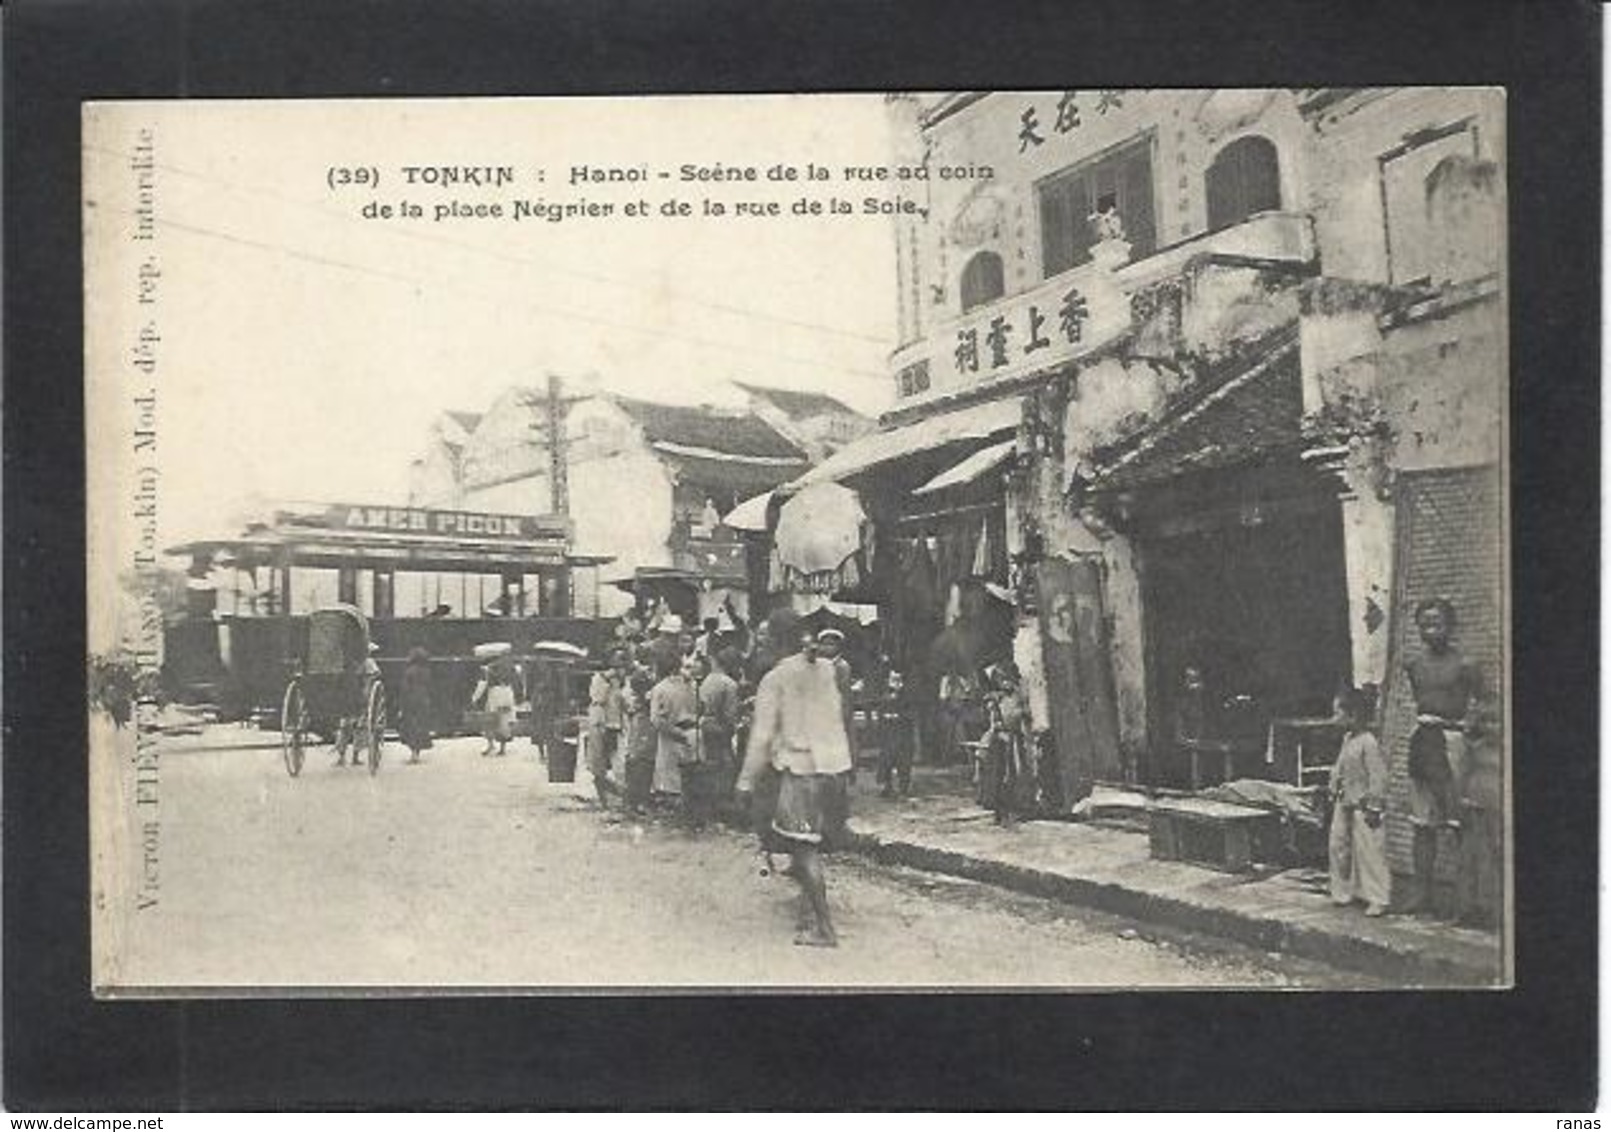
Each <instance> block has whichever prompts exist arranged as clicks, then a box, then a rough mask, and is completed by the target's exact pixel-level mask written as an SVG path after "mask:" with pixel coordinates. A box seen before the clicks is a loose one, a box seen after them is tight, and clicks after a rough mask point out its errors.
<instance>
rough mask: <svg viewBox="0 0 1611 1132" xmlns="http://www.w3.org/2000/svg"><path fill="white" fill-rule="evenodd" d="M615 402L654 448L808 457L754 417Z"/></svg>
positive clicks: (796, 457) (667, 406)
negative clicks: (675, 447)
mask: <svg viewBox="0 0 1611 1132" xmlns="http://www.w3.org/2000/svg"><path fill="white" fill-rule="evenodd" d="M614 401H615V403H616V404H617V405H619V406H620V407H621V411H622V412H624V413H626V414H627V415H628V416H629V417H631V418H632V419H633V420H634V421H636V422H637V424H638V426H639V427H640V428H642V429H643V434H644V436H645V437H646V438H647V439H648V440H649V443H651V444H656V443H659V444H678V445H682V446H684V447H688V448H703V449H706V450H708V451H711V452H719V453H725V454H727V455H730V456H770V457H778V458H783V459H794V460H800V461H802V462H803V461H804V460H805V459H806V454H805V453H804V452H802V451H801V450H800V449H799V448H797V447H796V446H795V445H794V444H793V443H791V442H790V441H789V440H788V439H787V438H786V437H785V436H784V435H783V434H782V433H780V432H778V431H777V429H775V428H773V427H772V426H771V425H769V424H767V423H766V422H765V421H763V420H762V419H761V418H760V417H758V416H756V415H755V414H754V413H745V414H743V415H738V416H734V415H731V414H722V413H719V412H716V411H714V410H712V409H708V408H696V407H694V406H689V405H659V404H656V403H654V402H652V401H634V400H631V399H630V398H626V397H616V398H614Z"/></svg>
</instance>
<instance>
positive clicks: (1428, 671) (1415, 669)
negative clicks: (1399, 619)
mask: <svg viewBox="0 0 1611 1132" xmlns="http://www.w3.org/2000/svg"><path fill="white" fill-rule="evenodd" d="M1415 625H1416V628H1417V629H1419V630H1420V633H1421V645H1422V651H1421V654H1420V655H1419V656H1417V657H1414V658H1413V659H1411V660H1410V661H1409V662H1408V663H1407V664H1406V665H1405V666H1404V674H1405V676H1407V677H1408V678H1409V681H1410V691H1411V693H1412V694H1413V695H1414V696H1415V720H1416V728H1415V732H1414V733H1413V734H1412V735H1411V736H1410V815H1409V816H1410V825H1411V827H1412V828H1413V829H1414V835H1415V842H1414V862H1415V889H1414V892H1413V893H1412V895H1411V898H1410V901H1409V903H1408V904H1407V905H1406V907H1405V911H1409V912H1415V911H1419V912H1422V913H1423V914H1429V913H1430V912H1431V910H1432V893H1433V885H1434V877H1435V874H1436V870H1437V863H1438V831H1439V830H1440V829H1451V830H1456V831H1458V830H1459V828H1460V822H1459V820H1458V817H1457V814H1458V810H1457V799H1458V796H1459V795H1458V790H1459V784H1460V782H1461V780H1462V778H1463V777H1464V774H1465V745H1466V732H1467V730H1468V726H1469V724H1470V723H1471V721H1472V720H1473V719H1474V717H1475V713H1476V711H1477V708H1478V705H1479V703H1480V702H1481V700H1482V697H1483V681H1482V674H1481V672H1480V671H1479V670H1478V669H1477V667H1476V666H1475V665H1474V664H1471V663H1470V662H1468V661H1467V660H1466V658H1465V657H1464V656H1462V655H1461V653H1460V651H1459V650H1458V649H1457V648H1455V647H1454V644H1453V642H1452V641H1451V640H1450V638H1451V636H1452V635H1453V633H1454V627H1455V611H1454V606H1453V604H1451V603H1450V602H1449V601H1448V599H1447V598H1441V597H1434V598H1428V599H1426V600H1425V601H1422V602H1420V603H1418V604H1417V605H1416V607H1415Z"/></svg>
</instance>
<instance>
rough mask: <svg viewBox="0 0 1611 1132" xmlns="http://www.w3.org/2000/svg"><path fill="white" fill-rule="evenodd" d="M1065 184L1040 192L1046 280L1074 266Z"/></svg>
mask: <svg viewBox="0 0 1611 1132" xmlns="http://www.w3.org/2000/svg"><path fill="white" fill-rule="evenodd" d="M1065 184H1066V182H1065V181H1054V182H1052V183H1051V184H1049V185H1044V186H1042V187H1041V190H1040V240H1041V247H1040V254H1041V270H1042V273H1043V274H1045V275H1046V276H1047V277H1048V278H1049V277H1051V276H1053V275H1056V274H1057V273H1058V272H1060V271H1067V270H1068V269H1069V268H1070V267H1073V266H1074V260H1073V258H1072V256H1073V250H1074V233H1073V227H1072V218H1071V217H1070V215H1069V200H1068V193H1067V192H1066V190H1065V188H1064V186H1065Z"/></svg>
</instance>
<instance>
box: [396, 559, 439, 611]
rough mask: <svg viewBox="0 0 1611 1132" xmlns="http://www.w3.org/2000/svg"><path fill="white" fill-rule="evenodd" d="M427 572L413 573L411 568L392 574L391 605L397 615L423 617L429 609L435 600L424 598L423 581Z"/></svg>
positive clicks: (427, 576)
mask: <svg viewBox="0 0 1611 1132" xmlns="http://www.w3.org/2000/svg"><path fill="white" fill-rule="evenodd" d="M429 577H430V575H428V574H419V573H415V572H414V571H412V570H409V571H399V572H398V573H396V574H393V575H392V607H393V608H394V609H395V610H396V612H397V616H399V617H424V616H425V615H426V614H427V613H429V612H430V611H431V608H432V606H434V605H435V602H429V601H426V599H425V583H426V581H427V580H428V579H429Z"/></svg>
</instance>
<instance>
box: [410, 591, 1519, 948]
mask: <svg viewBox="0 0 1611 1132" xmlns="http://www.w3.org/2000/svg"><path fill="white" fill-rule="evenodd" d="M724 612H725V613H726V614H727V615H728V616H727V617H726V623H725V625H724V624H723V622H722V621H720V620H718V619H715V618H712V619H707V620H706V621H705V622H704V623H703V624H702V625H701V627H700V630H699V631H698V632H695V631H692V630H690V629H688V628H687V627H685V625H684V624H683V622H682V620H681V619H680V618H679V617H677V616H676V615H675V614H672V613H669V612H667V611H665V610H664V609H657V610H654V611H653V612H651V614H650V615H649V616H648V617H647V618H640V617H638V616H636V615H628V616H627V617H625V618H623V619H622V622H621V624H620V626H619V627H618V632H617V636H616V638H615V641H614V644H613V646H612V647H611V648H610V650H609V652H608V656H607V658H606V659H605V660H604V661H603V662H602V663H600V664H599V665H598V666H597V668H596V669H595V671H593V673H592V675H591V677H590V682H589V689H588V708H587V716H586V721H585V725H584V729H583V735H584V736H585V739H584V741H583V748H584V750H585V752H586V767H587V770H588V772H589V773H590V775H591V777H592V782H593V786H594V790H595V792H596V796H597V803H598V805H599V807H600V808H601V809H602V810H605V811H619V812H622V813H624V814H625V815H627V816H644V815H647V814H650V813H651V812H653V813H658V814H660V815H663V816H665V817H667V818H669V819H671V820H673V821H675V822H677V823H679V824H680V825H682V826H683V827H684V828H685V829H686V830H688V831H689V832H691V833H698V832H699V831H702V830H704V829H706V828H707V827H708V826H710V825H711V824H712V823H714V822H717V821H724V822H727V823H729V824H733V825H737V826H740V827H748V828H752V829H754V831H755V832H756V833H757V834H758V835H759V837H760V839H761V843H762V849H763V851H764V852H766V853H768V854H771V853H787V854H788V856H789V858H790V864H789V866H788V868H787V870H786V871H787V872H788V873H789V874H790V875H792V876H793V877H794V878H795V880H796V881H797V882H798V883H799V885H800V887H801V905H800V908H801V914H800V923H799V934H798V936H797V942H800V943H802V944H811V945H817V946H832V945H833V944H834V942H835V940H836V935H835V933H834V929H833V923H832V918H831V915H830V913H829V910H828V906H827V900H826V881H825V876H824V872H823V869H822V863H821V853H822V852H823V851H824V850H828V849H832V848H833V847H834V846H835V844H836V843H837V842H838V840H839V838H840V837H841V836H842V834H843V831H844V820H845V815H846V814H847V812H848V799H849V793H848V786H849V783H850V782H851V781H853V776H854V773H855V769H854V768H855V761H856V760H855V755H856V744H857V728H856V711H855V700H856V698H857V696H856V693H857V692H860V693H861V703H862V706H863V708H864V709H868V710H866V711H865V718H866V719H867V720H868V722H869V723H870V724H872V725H873V726H874V727H875V728H876V729H877V738H876V744H877V747H878V751H879V765H878V785H879V786H880V788H881V792H882V794H883V795H884V796H885V797H901V796H904V795H905V794H907V793H908V792H909V791H910V789H911V783H912V758H913V748H914V745H915V733H916V727H915V720H914V705H912V704H911V703H910V702H909V701H908V698H907V692H906V685H905V681H904V679H903V677H902V674H901V673H900V672H898V671H896V670H895V669H894V668H893V667H892V666H891V665H890V664H889V663H888V661H887V660H886V659H884V658H882V657H880V658H878V663H876V664H870V665H866V666H865V667H866V669H867V671H864V672H863V673H862V679H861V680H856V679H854V678H853V674H852V669H851V666H850V664H849V662H848V660H847V658H846V656H845V655H844V654H845V644H846V641H845V637H844V634H843V633H842V632H840V631H839V630H838V629H835V628H831V627H829V628H824V629H822V630H821V631H818V632H813V631H811V630H810V629H808V628H806V627H805V625H804V624H803V623H802V622H801V620H800V619H799V618H798V617H796V616H795V615H794V614H793V613H791V612H790V611H788V610H787V609H782V610H776V611H774V612H773V614H772V615H771V616H770V617H769V618H767V619H766V620H765V621H762V622H760V623H758V624H756V625H755V626H754V627H753V629H752V628H751V627H750V626H748V625H747V624H746V623H745V622H744V621H743V619H742V618H740V617H738V616H737V615H736V611H732V610H731V609H730V608H729V609H727V610H724ZM1414 617H1415V623H1416V625H1417V627H1418V630H1419V635H1420V643H1421V648H1420V650H1419V651H1418V653H1417V654H1416V655H1415V656H1414V657H1413V658H1412V659H1411V660H1410V661H1409V662H1408V664H1407V665H1406V666H1405V671H1404V676H1405V679H1406V680H1407V684H1408V688H1409V690H1410V692H1411V694H1412V695H1413V699H1414V705H1415V711H1416V726H1415V730H1414V733H1413V735H1412V737H1411V741H1410V748H1409V764H1408V771H1409V786H1408V791H1407V795H1406V796H1405V800H1404V801H1403V803H1402V805H1403V806H1404V810H1405V812H1404V813H1402V814H1398V815H1390V799H1389V789H1388V783H1389V775H1388V768H1387V761H1386V756H1385V754H1384V752H1383V749H1382V744H1381V742H1380V741H1379V739H1378V737H1377V726H1376V724H1377V721H1378V719H1379V713H1378V705H1377V702H1376V695H1375V691H1374V689H1373V688H1370V687H1366V688H1360V689H1356V688H1352V687H1350V688H1347V689H1345V690H1344V691H1343V692H1342V693H1341V694H1339V696H1338V697H1337V700H1336V702H1335V705H1334V706H1335V715H1336V718H1337V719H1338V720H1339V721H1340V722H1341V723H1342V726H1343V732H1344V736H1343V741H1342V745H1341V750H1340V752H1339V754H1338V757H1337V760H1336V762H1335V764H1334V767H1333V769H1332V773H1331V779H1330V790H1329V806H1330V815H1329V816H1330V831H1329V844H1328V856H1329V871H1330V893H1331V898H1332V900H1333V901H1334V902H1335V903H1337V904H1339V905H1349V904H1355V903H1357V904H1361V905H1363V906H1364V911H1365V915H1367V916H1373V917H1374V916H1381V915H1384V914H1386V913H1387V912H1388V911H1389V910H1390V909H1396V910H1399V911H1404V912H1421V913H1432V912H1433V911H1434V908H1435V906H1436V908H1437V910H1438V912H1439V913H1440V914H1445V915H1448V914H1452V915H1454V916H1458V917H1461V918H1465V919H1477V920H1481V919H1483V918H1484V917H1485V916H1486V917H1487V918H1488V919H1490V920H1491V919H1492V917H1493V915H1494V914H1496V911H1497V909H1498V907H1499V905H1500V899H1499V889H1500V887H1501V886H1502V881H1501V878H1502V855H1503V850H1502V832H1503V830H1502V827H1503V805H1504V800H1503V797H1502V793H1503V790H1502V771H1501V769H1500V768H1499V766H1498V763H1497V760H1496V759H1495V758H1492V757H1490V756H1491V754H1492V751H1493V750H1495V749H1497V745H1498V743H1499V742H1500V732H1499V727H1498V724H1497V721H1496V720H1494V719H1493V718H1492V714H1493V711H1494V707H1493V704H1492V698H1491V697H1489V696H1487V695H1486V693H1485V688H1484V684H1483V681H1482V678H1481V676H1480V674H1479V672H1478V670H1477V668H1476V667H1475V666H1474V665H1472V664H1470V663H1469V662H1468V661H1467V660H1466V659H1465V658H1464V656H1463V655H1462V654H1461V652H1460V650H1459V649H1458V648H1457V647H1456V646H1455V645H1454V642H1453V632H1454V628H1455V610H1454V607H1453V606H1452V605H1451V604H1450V603H1449V602H1447V601H1445V600H1442V599H1431V600H1428V601H1425V602H1422V603H1421V604H1420V605H1419V606H1418V607H1417V608H1416V610H1415V612H1414ZM520 680H521V676H520V672H519V670H518V668H516V666H514V665H513V664H512V663H510V662H509V661H508V660H507V659H506V658H500V659H497V660H494V661H492V662H491V663H490V664H488V665H487V667H486V669H485V671H484V674H483V678H482V681H481V684H480V686H479V687H478V688H477V690H476V693H475V698H476V704H477V706H479V707H480V708H481V709H482V718H483V719H484V721H485V724H484V731H483V734H484V737H485V740H486V746H485V748H484V749H483V751H482V754H483V755H486V756H502V755H503V754H504V753H505V752H506V749H507V746H508V743H509V742H510V740H511V739H512V738H513V735H514V722H515V704H516V702H517V701H518V700H519V699H520V698H522V697H523V695H524V691H523V690H522V689H521V688H520V687H519V684H520ZM959 683H961V681H960V680H958V679H956V678H953V679H952V680H951V685H952V686H951V687H949V688H948V687H946V686H945V684H944V683H942V686H941V688H940V692H941V695H940V707H941V708H942V709H945V708H946V707H947V706H949V707H950V712H949V719H948V722H949V724H950V727H949V728H947V730H948V732H949V736H948V737H949V738H950V739H951V741H952V743H953V744H954V746H955V748H956V749H957V750H958V751H965V752H967V753H969V754H971V757H972V760H973V765H974V785H975V789H976V792H977V797H978V800H979V802H980V804H981V805H982V806H984V807H985V808H987V809H989V810H991V811H993V812H994V814H995V818H996V821H997V822H998V823H1001V824H1011V823H1012V822H1013V821H1015V820H1016V819H1018V818H1021V817H1026V816H1034V815H1037V814H1040V813H1044V812H1046V810H1047V809H1048V808H1049V807H1054V806H1055V796H1056V791H1057V788H1058V786H1057V773H1056V769H1057V768H1056V760H1055V758H1054V757H1052V755H1051V753H1050V751H1049V750H1048V749H1047V744H1046V741H1045V740H1046V736H1045V735H1044V734H1043V733H1042V732H1038V731H1037V730H1036V729H1035V728H1034V726H1033V724H1032V723H1031V721H1030V712H1029V708H1028V704H1027V692H1026V689H1025V687H1024V681H1023V680H1022V678H1021V677H1020V675H1019V673H1018V671H1017V669H1016V668H1015V667H1014V666H1013V664H1012V662H1011V661H1002V662H1000V663H997V664H994V665H991V666H989V667H986V668H985V669H984V670H983V671H982V672H981V673H979V674H978V676H977V677H975V678H973V679H972V680H971V681H970V682H969V683H968V686H967V687H965V688H960V689H959V688H958V687H957V685H958V684H959ZM869 688H871V692H870V693H869ZM537 698H538V697H537V695H536V694H535V693H534V694H533V696H532V699H533V703H534V711H535V701H536V699H537ZM543 698H544V699H549V698H552V697H549V696H546V695H545V696H544V697H543ZM958 705H961V706H958ZM400 709H401V710H400V728H399V730H400V732H401V736H402V738H403V739H404V741H405V743H406V744H407V745H408V746H409V748H410V749H411V757H410V761H411V762H417V761H419V759H420V756H421V752H422V750H425V749H428V748H429V747H430V745H431V735H430V730H429V727H428V725H427V724H426V723H425V722H424V721H425V719H426V717H427V716H428V714H429V672H428V666H427V658H426V657H425V655H424V653H423V650H415V653H414V654H413V655H411V656H410V664H409V667H408V669H407V671H405V673H404V678H403V685H402V695H401V703H400ZM964 709H967V710H964ZM942 714H944V712H943V710H942ZM534 728H535V724H534ZM537 730H541V729H534V734H533V740H534V742H536V743H538V746H539V748H540V749H542V750H544V751H548V750H551V749H552V747H553V739H554V738H555V736H553V735H546V734H544V735H539V734H538V733H537ZM1390 816H1396V817H1398V818H1400V819H1402V820H1404V821H1405V822H1407V824H1408V827H1409V830H1410V834H1411V844H1412V858H1413V872H1412V874H1411V876H1410V877H1409V878H1408V880H1409V892H1408V894H1407V896H1406V894H1405V893H1404V892H1403V891H1401V892H1400V893H1399V894H1398V899H1397V900H1395V899H1394V893H1393V891H1392V886H1393V879H1392V874H1391V872H1390V870H1389V866H1388V850H1387V830H1388V820H1389V817H1390ZM1440 847H1441V848H1440ZM1443 854H1447V856H1446V857H1444V858H1443V867H1442V868H1441V870H1440V868H1439V860H1440V856H1442V855H1443ZM1451 875H1452V878H1453V880H1454V899H1453V901H1452V902H1451V901H1449V900H1443V901H1435V900H1434V894H1435V892H1436V891H1437V886H1438V881H1439V878H1440V877H1443V878H1447V877H1449V876H1451Z"/></svg>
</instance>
